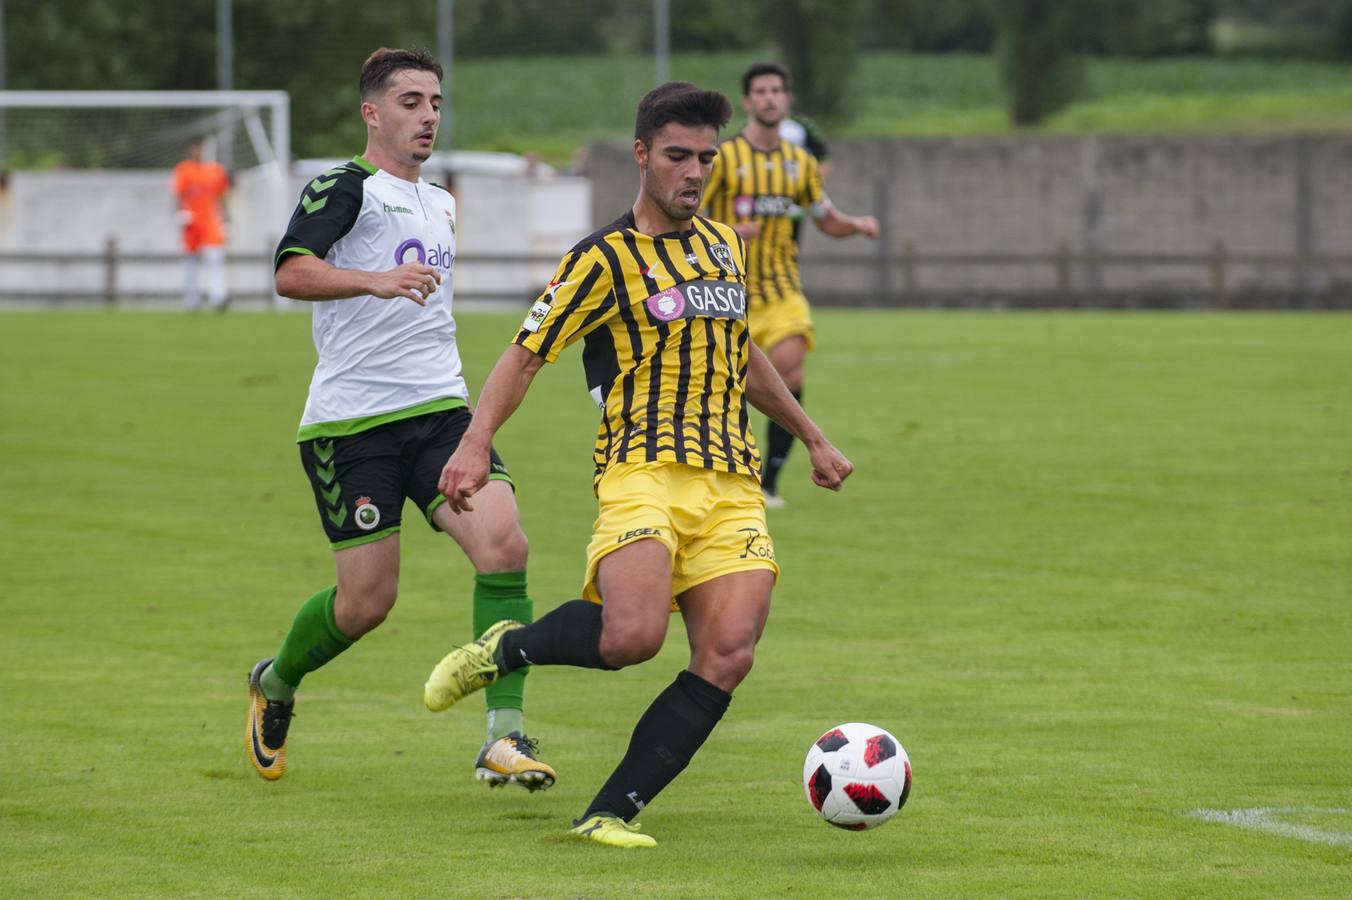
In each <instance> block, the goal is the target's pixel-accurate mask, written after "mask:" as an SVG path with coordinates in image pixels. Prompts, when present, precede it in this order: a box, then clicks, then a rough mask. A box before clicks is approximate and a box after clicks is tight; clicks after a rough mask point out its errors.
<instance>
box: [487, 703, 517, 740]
mask: <svg viewBox="0 0 1352 900" xmlns="http://www.w3.org/2000/svg"><path fill="white" fill-rule="evenodd" d="M525 727H526V717H525V715H523V714H522V712H521V710H519V709H511V708H509V707H502V708H500V709H492V708H490V709H489V710H488V743H490V744H491V743H493V742H494V741H499V740H502V739H503V738H505V737H506V736H507V735H509V734H511V733H512V732H513V731H515V732H516V733H517V734H525V730H524V729H525Z"/></svg>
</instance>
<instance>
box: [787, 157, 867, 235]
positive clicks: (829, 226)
mask: <svg viewBox="0 0 1352 900" xmlns="http://www.w3.org/2000/svg"><path fill="white" fill-rule="evenodd" d="M803 191H804V196H803V198H802V201H801V202H802V205H803V206H804V207H805V208H807V209H808V210H809V211H810V212H811V213H812V220H813V221H814V222H816V223H817V228H819V229H820V230H821V231H822V233H823V234H826V235H828V236H830V237H833V238H846V237H851V236H853V235H856V234H862V235H864V237H870V238H876V237H877V236H878V220H877V219H875V218H874V217H873V216H851V215H846V214H845V213H843V212H841V211H840V210H838V209H836V207H835V204H833V203H832V202H831V198H830V197H827V196H826V191H825V190H824V189H823V188H822V173H821V169H820V167H819V166H818V165H817V161H816V160H815V159H813V158H812V157H810V156H809V157H808V160H807V178H806V179H805V183H804V188H803Z"/></svg>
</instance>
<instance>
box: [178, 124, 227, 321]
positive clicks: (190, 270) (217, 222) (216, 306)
mask: <svg viewBox="0 0 1352 900" xmlns="http://www.w3.org/2000/svg"><path fill="white" fill-rule="evenodd" d="M202 150H203V142H202V139H201V138H197V139H196V140H194V141H193V142H192V143H191V144H189V145H188V156H187V158H186V159H184V160H183V161H182V162H180V163H179V164H178V165H176V166H174V173H173V187H172V190H173V193H174V197H175V198H177V200H178V223H179V225H180V226H181V227H182V229H183V305H184V307H185V308H186V309H189V310H196V309H197V308H198V305H199V304H200V302H201V293H200V291H199V289H198V286H197V265H198V258H199V257H200V258H201V260H202V261H203V262H205V263H206V270H207V302H208V303H209V304H210V306H211V309H213V310H215V311H216V312H223V311H224V310H225V305H226V303H228V302H229V299H230V297H229V294H228V293H227V291H226V285H225V223H224V221H223V220H222V217H221V198H222V197H224V196H225V194H226V192H227V191H228V190H230V176H229V174H228V173H227V172H226V171H225V166H223V165H221V164H220V163H218V162H209V161H205V160H203V158H202Z"/></svg>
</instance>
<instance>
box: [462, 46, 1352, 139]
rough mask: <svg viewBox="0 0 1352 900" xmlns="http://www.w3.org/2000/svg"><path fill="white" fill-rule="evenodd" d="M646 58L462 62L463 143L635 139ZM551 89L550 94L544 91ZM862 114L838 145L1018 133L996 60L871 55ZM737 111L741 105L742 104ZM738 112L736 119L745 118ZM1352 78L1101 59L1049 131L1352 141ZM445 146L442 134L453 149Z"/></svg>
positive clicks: (716, 75)
mask: <svg viewBox="0 0 1352 900" xmlns="http://www.w3.org/2000/svg"><path fill="white" fill-rule="evenodd" d="M756 57H757V54H754V53H717V54H693V53H682V54H676V55H675V56H674V57H673V58H672V63H671V77H672V78H675V79H682V80H687V81H693V82H695V83H697V84H700V85H702V86H706V87H711V88H716V89H718V90H721V91H724V92H725V93H727V94H729V95H730V96H732V97H733V99H734V100H735V99H736V97H737V94H738V93H739V91H740V82H739V78H740V76H741V73H742V71H743V70H745V69H746V67H747V65H749V64H750V63H751V62H752V61H754V59H755V58H756ZM652 81H653V62H652V59H651V58H649V57H646V56H645V57H518V58H504V59H465V60H462V61H460V62H458V63H457V64H456V72H455V79H454V95H453V96H454V106H453V118H452V120H451V122H450V123H449V124H448V125H443V132H444V131H445V130H446V129H447V128H448V127H449V128H450V129H451V131H452V132H453V136H452V140H453V141H454V143H455V146H457V147H460V148H464V149H475V150H510V151H514V152H526V151H532V152H535V153H539V154H541V155H542V156H544V157H545V158H546V159H547V160H548V161H550V162H552V163H556V164H562V163H566V162H567V161H568V160H569V159H570V158H571V157H572V155H573V152H574V151H575V150H576V149H577V148H578V147H581V146H584V145H585V144H586V143H588V142H589V141H592V140H596V139H599V138H612V139H613V138H625V137H629V136H631V135H632V134H633V127H634V118H633V110H634V106H635V104H636V103H637V102H638V100H639V98H640V97H641V96H642V95H643V93H644V91H645V90H647V88H648V87H650V86H651V85H652ZM542 85H548V90H544V89H542V88H541V86H542ZM850 99H851V102H852V104H853V112H854V115H853V117H852V118H851V119H850V120H849V121H847V122H844V123H843V124H839V125H833V126H831V127H830V129H829V136H830V137H832V138H867V137H896V136H947V135H972V134H1008V133H1010V132H1011V131H1012V130H1013V129H1012V127H1011V126H1010V124H1009V120H1008V117H1007V115H1006V113H1005V109H1004V101H1003V99H1002V95H1001V89H1000V82H999V77H998V75H997V72H996V66H995V61H994V59H993V58H992V57H988V56H977V55H972V54H903V53H870V54H864V55H861V56H860V58H859V61H858V65H857V66H856V68H855V73H854V77H853V79H852V81H851V83H850ZM734 105H735V104H734ZM741 117H742V114H741V110H740V107H737V115H736V116H735V117H734V120H735V121H736V122H740V121H741ZM1349 129H1352V68H1350V67H1348V66H1347V65H1345V64H1340V63H1336V62H1324V61H1297V60H1274V59H1227V58H1175V59H1161V60H1139V59H1135V60H1127V59H1104V58H1091V59H1090V60H1089V61H1088V63H1087V65H1086V73H1085V84H1084V91H1083V93H1082V96H1081V97H1080V98H1079V99H1078V100H1077V101H1076V102H1075V103H1074V104H1072V105H1071V106H1070V107H1069V108H1067V109H1066V110H1064V111H1062V112H1061V113H1059V114H1057V115H1056V116H1053V117H1052V118H1051V119H1050V120H1048V121H1047V122H1046V123H1045V124H1044V125H1043V126H1042V127H1041V129H1039V130H1041V131H1043V132H1048V133H1085V132H1126V133H1134V134H1140V133H1147V134H1159V133H1174V132H1199V131H1200V132H1268V131H1315V132H1328V131H1347V130H1349ZM444 139H445V137H444V136H443V140H444Z"/></svg>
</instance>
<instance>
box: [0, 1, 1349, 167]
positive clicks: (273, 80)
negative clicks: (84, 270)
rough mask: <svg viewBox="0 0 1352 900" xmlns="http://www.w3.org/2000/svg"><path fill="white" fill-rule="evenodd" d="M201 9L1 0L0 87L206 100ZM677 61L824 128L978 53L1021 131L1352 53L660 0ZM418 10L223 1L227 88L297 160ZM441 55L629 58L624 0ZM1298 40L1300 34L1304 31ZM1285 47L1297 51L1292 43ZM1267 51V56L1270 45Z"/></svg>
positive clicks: (1250, 18) (1319, 35) (1169, 13)
mask: <svg viewBox="0 0 1352 900" xmlns="http://www.w3.org/2000/svg"><path fill="white" fill-rule="evenodd" d="M216 6H217V4H216V0H137V2H136V3H134V4H133V3H108V2H106V0H8V2H5V3H4V6H3V10H4V16H5V19H4V23H3V24H4V40H5V48H4V49H5V60H6V63H5V73H4V74H5V86H6V87H8V88H10V89H39V90H41V89H49V90H50V89H86V90H89V89H121V90H150V89H209V88H215V87H217V81H216V71H217V67H216V46H217V45H216V28H215V25H216V19H215V15H216ZM669 6H670V9H671V43H672V49H673V50H674V51H676V52H704V51H709V52H712V51H727V50H741V51H746V52H747V53H748V57H750V56H752V55H755V56H768V57H772V58H779V59H782V60H783V61H784V62H785V63H787V64H788V65H789V67H790V68H791V69H792V70H793V72H794V75H795V79H796V89H797V95H798V101H799V104H800V106H801V107H802V108H803V109H804V110H805V111H807V112H808V113H810V114H812V115H815V116H818V117H820V118H822V119H825V120H827V121H828V122H830V121H833V120H834V121H841V120H843V119H846V118H848V116H849V113H850V106H849V93H848V90H847V87H848V85H849V82H850V78H851V76H852V75H853V72H854V67H855V62H856V59H857V57H858V54H859V53H860V52H869V51H883V50H903V51H923V52H972V53H990V54H992V55H993V56H994V57H995V59H996V65H997V66H998V70H999V72H1000V77H1001V82H1002V84H1003V86H1004V91H1005V95H1006V98H1007V108H1008V111H1009V116H1010V118H1011V120H1012V121H1013V122H1015V123H1016V124H1019V125H1032V124H1036V123H1037V122H1039V121H1041V120H1042V119H1043V118H1045V117H1046V116H1047V115H1050V114H1051V113H1053V112H1055V111H1056V110H1058V109H1060V108H1062V107H1063V106H1065V105H1066V104H1067V103H1070V102H1072V101H1073V100H1074V98H1075V96H1076V94H1077V93H1078V92H1079V90H1080V89H1081V84H1082V69H1083V65H1082V61H1083V59H1084V58H1085V56H1086V55H1090V54H1103V55H1117V56H1141V57H1153V56H1167V55H1174V54H1204V53H1210V52H1214V51H1215V50H1216V49H1217V47H1216V46H1215V37H1214V35H1215V33H1216V25H1217V23H1218V22H1221V21H1223V20H1234V21H1238V22H1244V23H1250V24H1251V25H1253V26H1254V27H1255V28H1257V29H1260V30H1261V29H1266V32H1265V33H1269V34H1275V35H1283V34H1285V35H1295V36H1297V39H1296V42H1295V43H1294V44H1292V43H1290V42H1288V44H1287V45H1286V46H1287V47H1288V49H1294V50H1295V51H1297V52H1306V51H1309V52H1315V51H1318V52H1324V53H1330V54H1338V55H1341V56H1344V57H1348V58H1352V0H742V2H737V3H729V2H727V0H670V3H669ZM436 7H437V4H436V3H434V2H432V0H381V2H380V3H375V4H372V3H356V2H353V3H348V4H337V3H334V2H332V0H288V2H287V3H278V2H276V0H234V2H233V21H234V33H235V54H234V60H233V71H234V85H233V86H234V87H236V88H239V89H277V88H280V89H283V90H286V91H288V92H290V94H291V96H292V105H293V120H294V126H295V127H294V130H295V133H296V139H295V142H294V146H295V150H296V152H297V153H298V154H301V155H326V154H329V153H331V152H332V147H331V146H329V145H330V144H337V143H339V142H342V143H344V144H346V143H350V140H351V139H350V136H348V135H346V134H345V132H344V129H345V128H347V127H348V125H345V124H344V122H345V120H346V119H350V112H351V102H350V98H351V96H352V89H353V87H354V84H352V83H353V82H355V71H356V67H357V66H358V65H359V64H360V62H361V59H362V58H364V56H365V54H366V53H367V52H369V51H370V50H371V49H372V48H373V47H374V46H376V45H378V44H384V45H387V46H422V47H429V48H432V49H435V47H436V25H437V23H436ZM454 10H455V15H454V25H455V27H454V46H455V53H456V56H457V58H476V57H494V56H522V55H537V54H550V55H569V54H589V55H594V54H607V53H646V52H649V51H650V49H651V47H652V35H653V18H652V4H651V3H646V2H638V0H456V2H455V4H454ZM1301 36H1304V37H1303V38H1302V37H1301ZM1300 40H1304V41H1305V43H1304V44H1301V43H1300ZM1281 46H1282V45H1281V43H1280V41H1279V42H1278V43H1277V45H1276V47H1277V49H1278V50H1280V49H1281Z"/></svg>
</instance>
